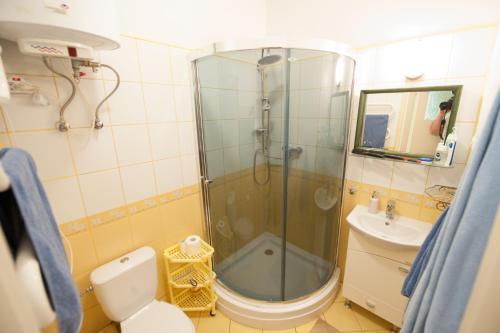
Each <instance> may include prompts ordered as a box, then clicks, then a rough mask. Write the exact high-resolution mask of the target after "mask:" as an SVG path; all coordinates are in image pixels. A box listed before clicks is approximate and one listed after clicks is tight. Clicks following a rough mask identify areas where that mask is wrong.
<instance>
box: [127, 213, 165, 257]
mask: <svg viewBox="0 0 500 333" xmlns="http://www.w3.org/2000/svg"><path fill="white" fill-rule="evenodd" d="M130 225H131V228H132V239H133V243H134V247H140V246H146V245H150V244H151V243H152V242H153V241H155V240H157V239H159V238H161V239H162V240H163V237H162V236H163V235H162V227H161V215H160V208H159V207H153V208H151V209H147V210H145V211H142V212H139V213H137V214H134V215H132V216H131V217H130Z"/></svg>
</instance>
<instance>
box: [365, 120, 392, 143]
mask: <svg viewBox="0 0 500 333" xmlns="http://www.w3.org/2000/svg"><path fill="white" fill-rule="evenodd" d="M388 124H389V115H387V114H367V115H366V116H365V129H364V131H363V146H364V147H370V148H384V146H385V136H386V134H387V125H388Z"/></svg>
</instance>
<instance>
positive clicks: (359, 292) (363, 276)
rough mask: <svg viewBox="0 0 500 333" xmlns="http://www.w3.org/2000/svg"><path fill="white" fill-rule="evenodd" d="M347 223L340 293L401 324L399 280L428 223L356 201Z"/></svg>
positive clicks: (402, 306)
mask: <svg viewBox="0 0 500 333" xmlns="http://www.w3.org/2000/svg"><path fill="white" fill-rule="evenodd" d="M347 221H348V223H349V226H350V232H349V240H348V245H347V260H346V268H345V275H344V286H343V293H344V297H345V298H347V299H348V300H349V301H352V302H355V303H356V304H359V305H360V306H362V307H364V308H365V309H367V310H369V311H371V312H373V313H375V314H376V315H377V316H379V317H381V318H384V319H385V320H387V321H389V322H391V323H392V324H394V325H395V326H397V327H401V324H402V322H403V314H404V311H405V308H406V303H407V302H408V299H407V298H406V297H404V296H403V295H401V288H402V287H403V282H404V280H405V278H406V276H407V274H408V272H409V270H410V267H411V264H412V263H413V260H414V259H415V257H416V256H417V252H418V250H419V248H420V246H421V245H422V243H423V242H424V240H425V238H426V236H427V234H428V233H429V231H430V230H431V227H432V226H431V224H429V223H425V222H422V221H418V220H414V219H410V218H406V217H402V216H398V217H396V218H394V219H389V218H387V217H386V215H385V214H384V212H380V213H378V214H371V213H369V212H368V209H367V207H365V206H362V205H357V206H356V207H355V208H354V209H353V210H352V212H351V213H350V214H349V216H348V217H347Z"/></svg>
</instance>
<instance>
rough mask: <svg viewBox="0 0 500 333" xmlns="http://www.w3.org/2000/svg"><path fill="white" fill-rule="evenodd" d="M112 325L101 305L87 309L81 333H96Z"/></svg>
mask: <svg viewBox="0 0 500 333" xmlns="http://www.w3.org/2000/svg"><path fill="white" fill-rule="evenodd" d="M109 323H111V320H110V319H109V318H108V317H106V315H105V314H104V312H103V311H102V308H101V306H100V305H96V306H94V307H92V308H90V309H87V310H86V311H85V312H84V314H83V322H82V327H81V329H80V333H95V332H99V331H100V330H101V329H103V328H104V327H106V326H107V325H109Z"/></svg>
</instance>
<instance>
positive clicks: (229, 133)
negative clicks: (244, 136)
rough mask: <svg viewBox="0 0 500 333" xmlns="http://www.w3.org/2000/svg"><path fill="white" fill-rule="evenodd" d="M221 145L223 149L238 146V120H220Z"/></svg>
mask: <svg viewBox="0 0 500 333" xmlns="http://www.w3.org/2000/svg"><path fill="white" fill-rule="evenodd" d="M221 126H222V144H223V146H224V147H231V146H236V145H238V140H239V132H238V129H239V125H238V120H236V119H231V120H222V121H221Z"/></svg>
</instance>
